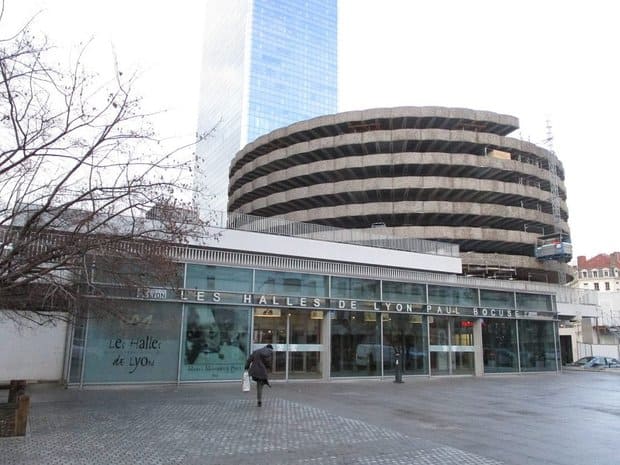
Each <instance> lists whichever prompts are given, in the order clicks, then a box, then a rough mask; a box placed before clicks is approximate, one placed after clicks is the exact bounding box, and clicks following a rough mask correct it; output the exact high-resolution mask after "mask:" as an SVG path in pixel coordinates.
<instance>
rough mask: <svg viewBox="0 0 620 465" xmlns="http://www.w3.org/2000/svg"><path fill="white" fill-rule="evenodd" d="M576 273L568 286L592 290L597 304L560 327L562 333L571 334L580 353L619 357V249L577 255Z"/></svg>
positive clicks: (581, 354) (563, 334)
mask: <svg viewBox="0 0 620 465" xmlns="http://www.w3.org/2000/svg"><path fill="white" fill-rule="evenodd" d="M575 275H576V279H575V281H573V282H572V283H571V286H572V287H573V288H576V289H580V290H583V291H590V292H594V293H595V294H596V295H597V303H598V305H597V306H596V307H593V308H592V310H594V311H593V312H591V313H587V314H583V315H580V317H579V318H576V319H575V321H574V324H572V325H567V326H568V328H567V329H561V330H560V334H561V337H565V336H566V337H568V336H571V338H572V339H573V341H574V342H573V343H574V345H575V346H576V348H577V353H578V355H579V356H586V355H605V356H610V357H620V252H613V253H611V254H599V255H596V256H594V257H592V258H589V259H588V258H586V257H584V256H579V257H577V267H576V270H575Z"/></svg>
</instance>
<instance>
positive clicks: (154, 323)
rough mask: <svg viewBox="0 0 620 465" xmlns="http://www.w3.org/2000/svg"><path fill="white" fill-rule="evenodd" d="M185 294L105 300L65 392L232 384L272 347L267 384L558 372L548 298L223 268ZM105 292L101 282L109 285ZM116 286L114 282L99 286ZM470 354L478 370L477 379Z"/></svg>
mask: <svg viewBox="0 0 620 465" xmlns="http://www.w3.org/2000/svg"><path fill="white" fill-rule="evenodd" d="M181 269H183V270H184V271H185V274H184V276H182V280H181V281H182V282H183V283H184V288H183V289H180V290H177V289H171V288H168V289H161V288H156V289H155V290H156V291H157V292H145V293H140V294H138V295H139V296H146V297H144V298H143V299H140V298H137V297H136V294H135V292H133V294H132V293H131V292H130V293H126V292H124V290H123V289H120V288H118V287H115V286H110V289H111V291H110V292H119V293H118V294H117V296H116V297H115V298H114V299H113V300H111V301H110V305H111V306H113V307H114V313H115V314H116V315H117V317H113V318H110V317H99V316H97V315H90V317H89V319H88V320H87V321H86V324H82V323H84V321H85V320H81V321H80V324H77V325H76V326H75V328H74V338H73V349H72V354H71V358H70V363H69V366H70V372H69V374H68V378H67V381H68V382H69V383H71V384H89V383H90V384H94V383H153V382H194V381H217V380H238V379H239V378H240V377H241V373H242V371H243V367H244V363H245V360H246V358H247V356H248V354H249V353H250V352H251V351H252V350H253V349H256V348H258V347H261V346H263V345H265V344H273V346H274V360H273V367H274V369H273V375H272V377H273V379H282V380H288V379H312V378H319V379H328V378H342V377H351V378H354V377H380V376H393V375H395V373H396V369H397V366H396V364H395V359H396V354H399V356H400V361H401V364H400V366H399V369H402V374H403V375H427V376H428V375H430V376H436V375H473V374H474V373H476V372H477V371H479V370H483V371H484V373H517V372H529V371H555V370H558V369H559V364H558V351H557V350H556V348H557V346H558V342H557V341H558V338H557V323H556V321H554V320H555V314H554V313H553V311H552V309H553V308H554V299H553V296H551V295H545V294H535V293H524V292H510V291H505V290H490V289H477V288H473V287H458V286H439V285H436V284H427V283H423V282H417V283H416V282H398V281H388V280H386V281H383V280H380V279H362V278H357V277H347V276H329V275H323V274H311V273H300V272H283V271H273V270H261V269H250V268H239V267H228V266H220V265H199V264H187V265H186V266H184V267H181ZM100 279H104V283H105V282H106V281H105V279H106V278H100ZM107 280H109V282H110V284H114V283H115V280H114V277H113V276H111V277H108V278H107ZM476 353H479V354H480V360H482V361H483V366H482V367H478V368H479V370H476V366H475V360H476Z"/></svg>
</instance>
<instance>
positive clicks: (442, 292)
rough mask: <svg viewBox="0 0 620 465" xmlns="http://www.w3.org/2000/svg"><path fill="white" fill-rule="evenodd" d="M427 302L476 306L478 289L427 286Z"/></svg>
mask: <svg viewBox="0 0 620 465" xmlns="http://www.w3.org/2000/svg"><path fill="white" fill-rule="evenodd" d="M428 303H429V304H432V305H460V306H463V307H477V306H478V291H477V289H470V288H466V287H447V286H430V285H429V286H428Z"/></svg>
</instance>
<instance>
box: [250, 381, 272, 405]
mask: <svg viewBox="0 0 620 465" xmlns="http://www.w3.org/2000/svg"><path fill="white" fill-rule="evenodd" d="M253 379H254V381H256V400H257V401H258V402H262V401H263V386H265V384H269V381H267V380H266V379H256V378H253Z"/></svg>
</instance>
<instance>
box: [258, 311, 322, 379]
mask: <svg viewBox="0 0 620 465" xmlns="http://www.w3.org/2000/svg"><path fill="white" fill-rule="evenodd" d="M325 317H326V312H323V311H319V310H316V311H310V310H298V309H272V308H270V309H265V308H256V309H255V310H254V333H253V349H252V350H255V349H257V348H259V347H262V346H264V345H265V344H271V345H273V349H274V354H273V360H272V373H271V378H272V379H308V378H321V377H322V376H323V370H322V366H321V363H322V359H321V354H322V352H323V344H322V337H321V336H322V334H323V324H324V319H325Z"/></svg>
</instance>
